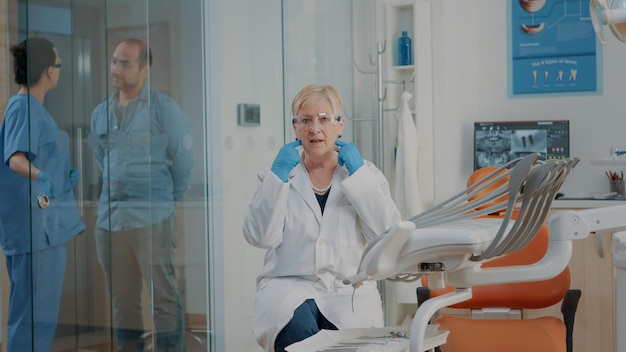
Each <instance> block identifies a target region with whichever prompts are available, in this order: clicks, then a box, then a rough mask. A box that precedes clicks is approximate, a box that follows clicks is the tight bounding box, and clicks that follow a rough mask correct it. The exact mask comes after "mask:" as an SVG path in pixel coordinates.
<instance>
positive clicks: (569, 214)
mask: <svg viewBox="0 0 626 352" xmlns="http://www.w3.org/2000/svg"><path fill="white" fill-rule="evenodd" d="M625 214H626V205H617V206H611V207H603V208H593V209H584V210H578V211H574V210H564V211H560V212H558V213H555V214H553V215H552V216H551V217H550V218H549V220H548V229H549V231H550V240H552V241H568V240H580V239H585V238H587V237H588V236H589V234H590V233H595V232H598V231H610V230H618V229H622V228H626V217H625V216H624V215H625Z"/></svg>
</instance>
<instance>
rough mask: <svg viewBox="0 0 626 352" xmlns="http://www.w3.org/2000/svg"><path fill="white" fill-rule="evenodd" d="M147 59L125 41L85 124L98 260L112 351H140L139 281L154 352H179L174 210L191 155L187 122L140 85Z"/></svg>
mask: <svg viewBox="0 0 626 352" xmlns="http://www.w3.org/2000/svg"><path fill="white" fill-rule="evenodd" d="M151 63H152V54H151V52H150V49H149V48H148V47H147V45H146V43H145V42H144V41H142V40H139V39H127V40H124V41H122V42H121V43H119V44H118V46H117V47H116V48H115V51H114V52H113V57H112V58H111V62H110V74H111V85H112V86H113V88H115V90H114V92H113V94H111V96H110V97H109V98H108V99H107V100H106V101H104V102H102V103H101V104H99V105H98V106H97V107H96V108H95V109H94V111H93V114H92V117H91V135H90V136H89V145H90V146H91V148H92V149H93V151H94V153H95V156H96V159H97V161H98V165H99V167H100V170H101V171H102V179H103V188H102V193H101V195H100V201H99V206H98V221H97V224H96V241H97V242H96V243H97V252H98V260H99V262H100V265H101V267H102V270H103V272H104V276H105V279H106V282H107V285H108V289H109V292H110V294H111V299H112V305H113V321H114V327H115V333H116V337H117V340H118V342H117V349H118V351H143V338H142V335H144V327H143V318H142V312H141V309H142V304H141V290H142V281H141V277H143V279H144V281H145V285H146V287H147V289H148V290H149V291H148V292H149V294H148V296H149V297H151V300H152V302H150V304H146V306H149V307H151V308H152V315H153V317H154V325H155V329H156V336H157V348H156V349H157V350H158V351H184V338H183V337H184V322H183V309H182V304H181V299H180V295H179V293H178V290H177V288H176V283H175V273H174V257H175V251H176V241H177V226H176V219H175V213H174V210H175V204H176V202H178V201H180V200H181V198H182V197H183V194H184V193H185V191H186V190H187V189H188V188H189V182H190V178H191V175H192V172H193V163H194V153H193V148H192V139H191V128H190V125H189V121H188V119H187V118H186V116H185V114H184V113H183V111H182V110H181V109H180V107H179V106H178V105H177V104H176V102H175V101H174V100H173V99H172V98H170V97H168V96H166V95H164V94H162V93H159V92H156V91H153V90H151V89H150V87H149V86H148V85H144V82H145V80H146V79H147V77H148V71H149V66H150V64H151Z"/></svg>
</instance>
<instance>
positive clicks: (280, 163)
mask: <svg viewBox="0 0 626 352" xmlns="http://www.w3.org/2000/svg"><path fill="white" fill-rule="evenodd" d="M301 145H302V142H301V141H300V140H296V141H294V142H291V143H288V144H285V145H284V146H283V147H282V148H280V150H279V151H278V155H276V159H274V162H273V163H272V172H273V173H274V175H276V176H278V178H279V179H281V180H282V181H283V182H287V181H288V179H289V172H290V171H291V169H293V168H294V167H296V165H298V164H299V163H300V153H299V152H298V150H297V149H296V147H298V146H301Z"/></svg>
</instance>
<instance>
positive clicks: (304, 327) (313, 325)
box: [274, 299, 337, 352]
mask: <svg viewBox="0 0 626 352" xmlns="http://www.w3.org/2000/svg"><path fill="white" fill-rule="evenodd" d="M322 329H327V330H337V327H336V326H335V325H334V324H333V323H331V322H330V321H328V319H326V317H325V316H323V315H322V313H320V310H319V309H318V308H317V304H315V301H314V300H313V299H307V300H306V301H304V303H302V304H301V305H300V306H299V307H298V308H296V310H295V311H294V312H293V318H291V320H290V321H289V323H287V325H285V327H284V328H283V329H282V330H281V331H280V333H278V336H276V341H275V342H274V350H275V351H276V352H284V351H285V348H286V347H287V346H289V345H291V344H292V343H296V342H298V341H302V340H304V339H306V338H307V337H309V336H313V335H315V334H316V333H317V332H318V331H320V330H322Z"/></svg>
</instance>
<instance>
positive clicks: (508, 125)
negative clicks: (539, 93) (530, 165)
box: [474, 120, 569, 170]
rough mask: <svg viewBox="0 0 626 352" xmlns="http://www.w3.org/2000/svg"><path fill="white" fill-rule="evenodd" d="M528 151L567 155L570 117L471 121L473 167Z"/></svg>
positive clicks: (547, 155) (555, 156)
mask: <svg viewBox="0 0 626 352" xmlns="http://www.w3.org/2000/svg"><path fill="white" fill-rule="evenodd" d="M531 153H539V154H540V155H541V157H540V159H541V160H547V159H564V158H568V157H569V121H568V120H554V121H506V122H505V121H499V122H475V123H474V170H476V169H480V168H482V167H486V166H502V165H504V164H506V163H507V162H508V161H510V160H513V159H515V158H517V157H521V156H525V155H528V154H531Z"/></svg>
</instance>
